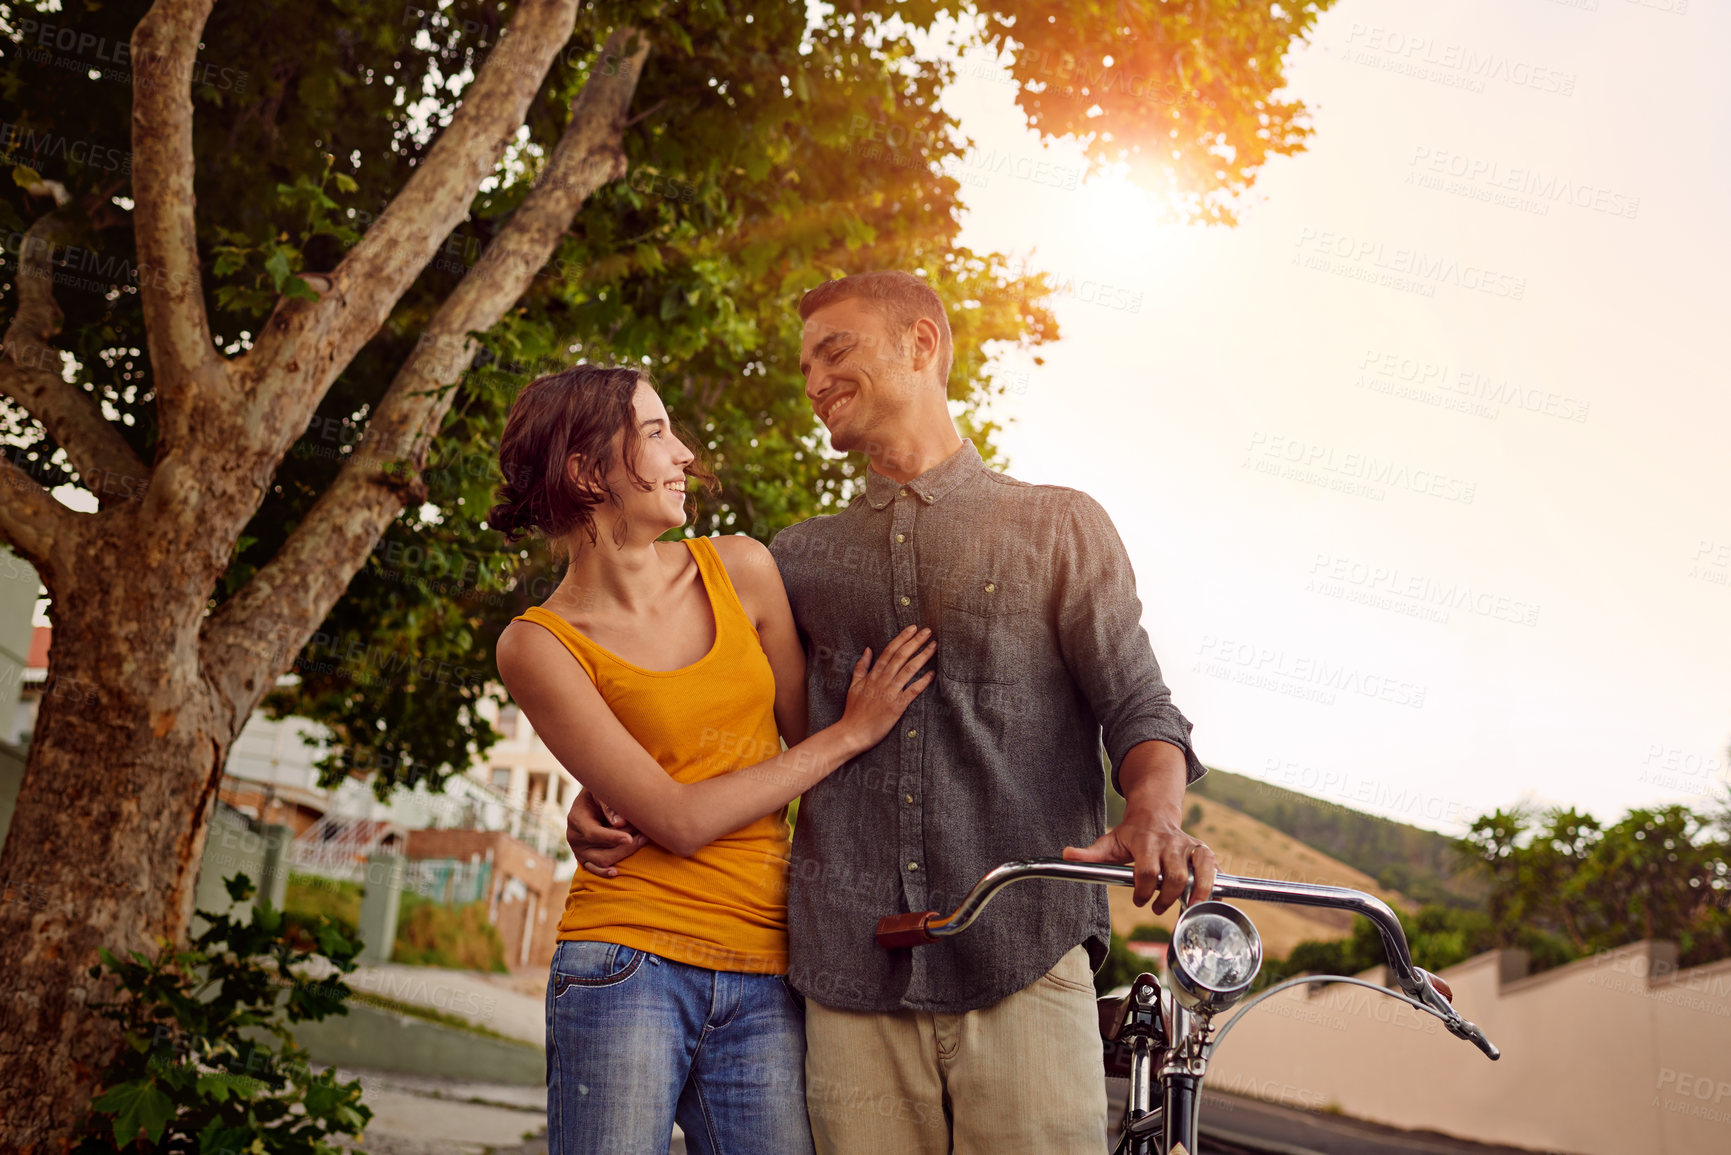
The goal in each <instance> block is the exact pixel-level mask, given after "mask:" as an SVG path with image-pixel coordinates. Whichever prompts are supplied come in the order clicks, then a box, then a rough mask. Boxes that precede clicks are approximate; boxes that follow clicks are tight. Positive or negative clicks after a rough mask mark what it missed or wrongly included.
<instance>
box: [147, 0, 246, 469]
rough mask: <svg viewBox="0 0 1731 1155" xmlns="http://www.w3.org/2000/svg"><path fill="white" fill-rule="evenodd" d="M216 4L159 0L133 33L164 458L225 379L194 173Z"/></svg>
mask: <svg viewBox="0 0 1731 1155" xmlns="http://www.w3.org/2000/svg"><path fill="white" fill-rule="evenodd" d="M214 2H215V0H156V3H155V4H152V5H151V7H150V11H149V12H147V13H145V15H144V19H142V20H140V21H139V22H138V27H137V28H135V29H133V32H132V62H133V73H132V198H133V201H134V208H133V214H132V223H133V234H134V237H135V238H136V241H137V245H138V293H139V299H140V303H141V305H142V306H143V309H144V325H145V331H146V336H147V340H148V343H149V346H150V367H151V373H152V375H153V376H154V377H155V379H156V396H157V406H158V408H159V412H160V424H161V428H162V434H161V442H162V448H161V450H159V457H160V456H162V455H163V454H165V453H167V452H169V451H171V450H172V449H173V448H174V447H178V446H181V445H184V444H186V443H187V440H188V434H189V433H190V432H191V428H192V426H193V424H194V422H195V417H194V414H193V410H194V409H196V408H197V400H198V398H196V397H194V396H192V394H194V393H195V392H196V391H197V386H198V385H199V384H202V385H203V386H204V387H205V388H206V389H209V388H211V387H212V386H213V385H215V386H221V385H224V384H226V382H224V381H222V380H221V378H220V375H219V374H214V375H213V374H212V373H211V370H212V369H213V368H218V367H220V364H221V360H222V359H221V357H220V356H219V355H218V354H217V352H216V350H215V349H214V348H213V347H212V345H211V339H210V321H209V319H208V318H207V317H206V316H205V312H204V286H203V282H202V280H201V279H200V276H199V267H198V223H197V218H196V216H195V213H194V209H195V205H196V200H195V198H194V196H193V180H192V176H193V158H192V69H193V65H194V63H195V59H196V57H197V54H198V43H199V38H200V37H201V36H202V35H203V33H204V25H205V21H206V20H207V19H208V18H209V17H210V10H211V5H212V4H213V3H214ZM213 376H216V377H217V379H216V380H214V381H213V380H212V379H211V378H212V377H213Z"/></svg>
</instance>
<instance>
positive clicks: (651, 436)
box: [607, 380, 697, 537]
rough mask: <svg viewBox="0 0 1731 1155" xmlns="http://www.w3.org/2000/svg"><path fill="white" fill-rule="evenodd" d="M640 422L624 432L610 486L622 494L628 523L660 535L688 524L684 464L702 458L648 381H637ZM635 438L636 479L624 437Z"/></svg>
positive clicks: (636, 405)
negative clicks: (675, 428) (675, 429)
mask: <svg viewBox="0 0 1731 1155" xmlns="http://www.w3.org/2000/svg"><path fill="white" fill-rule="evenodd" d="M631 404H632V410H633V412H634V415H635V423H634V425H633V427H632V428H630V429H626V430H624V431H623V432H622V433H621V434H620V436H619V450H620V452H619V454H618V455H617V456H616V457H615V459H614V462H613V466H612V468H611V469H609V470H608V473H607V485H608V487H609V488H611V489H612V490H613V492H614V493H615V494H617V495H618V496H619V505H620V508H621V510H622V512H623V515H624V518H625V520H626V521H627V523H628V524H630V525H633V526H641V527H642V528H643V529H645V530H653V531H654V534H653V536H655V537H660V536H661V535H662V534H663V533H666V532H667V531H668V530H670V529H676V528H678V527H679V526H682V525H684V524H685V520H686V515H685V467H686V466H688V465H690V464H691V463H692V462H693V461H695V460H696V459H697V455H696V454H694V453H692V451H691V450H690V449H689V448H687V447H686V445H685V443H684V442H683V441H681V440H679V438H678V436H677V435H676V434H675V433H674V432H673V422H672V421H671V420H669V418H668V416H667V407H666V406H664V405H663V404H662V403H661V397H660V395H659V394H657V393H656V392H655V390H654V389H653V388H652V387H651V386H650V384H649V382H648V381H647V380H641V381H639V382H638V383H637V391H636V392H635V393H634V394H633V395H632V399H631ZM627 438H635V439H636V444H635V449H636V458H635V460H636V467H637V468H636V473H637V477H638V478H641V479H642V480H641V482H639V481H637V480H634V479H633V478H632V476H631V473H632V471H631V470H629V469H627V468H626V466H625V460H624V456H625V455H624V452H623V451H624V449H625V441H626V439H627Z"/></svg>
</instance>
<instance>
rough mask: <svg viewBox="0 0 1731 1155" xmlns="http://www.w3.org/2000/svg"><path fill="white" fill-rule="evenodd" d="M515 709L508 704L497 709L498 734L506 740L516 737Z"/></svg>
mask: <svg viewBox="0 0 1731 1155" xmlns="http://www.w3.org/2000/svg"><path fill="white" fill-rule="evenodd" d="M518 716H519V715H518V711H517V707H516V706H515V705H513V704H512V703H510V702H507V703H505V704H504V705H503V706H500V707H499V733H501V734H503V735H505V737H507V738H515V737H516V736H517V718H518Z"/></svg>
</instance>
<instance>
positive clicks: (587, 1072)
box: [547, 941, 812, 1155]
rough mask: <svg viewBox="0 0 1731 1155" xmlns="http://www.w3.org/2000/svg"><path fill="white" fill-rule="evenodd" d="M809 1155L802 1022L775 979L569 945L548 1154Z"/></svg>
mask: <svg viewBox="0 0 1731 1155" xmlns="http://www.w3.org/2000/svg"><path fill="white" fill-rule="evenodd" d="M676 1121H677V1122H678V1124H679V1126H680V1128H681V1129H682V1130H683V1131H684V1132H685V1143H686V1150H688V1151H690V1152H691V1153H692V1155H811V1152H812V1145H811V1125H810V1123H809V1121H808V1120H807V1118H806V1113H805V1016H804V1013H803V1011H802V1008H801V1006H800V1004H799V1002H798V1001H797V1000H796V998H795V996H794V994H793V991H792V988H790V987H789V986H788V985H787V980H786V979H785V978H784V977H783V976H781V975H764V974H744V973H740V972H736V971H712V970H705V969H703V968H702V967H694V966H687V965H686V964H684V963H677V962H673V961H671V960H670V959H664V958H661V957H659V956H657V955H653V954H650V953H649V952H647V951H641V950H637V949H635V948H632V947H627V946H618V945H616V944H614V943H610V942H572V941H566V942H561V943H560V944H559V945H558V948H557V949H556V950H555V951H554V952H553V970H552V975H551V976H550V979H549V982H548V984H547V1143H548V1150H549V1155H666V1153H667V1148H668V1146H669V1144H670V1143H671V1142H672V1138H673V1124H674V1123H675V1122H676Z"/></svg>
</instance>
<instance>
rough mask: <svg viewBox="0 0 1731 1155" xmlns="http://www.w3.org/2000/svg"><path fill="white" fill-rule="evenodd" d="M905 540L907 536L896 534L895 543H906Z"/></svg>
mask: <svg viewBox="0 0 1731 1155" xmlns="http://www.w3.org/2000/svg"><path fill="white" fill-rule="evenodd" d="M907 539H908V535H907V534H905V533H898V534H896V540H897V541H906V540H907Z"/></svg>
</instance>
